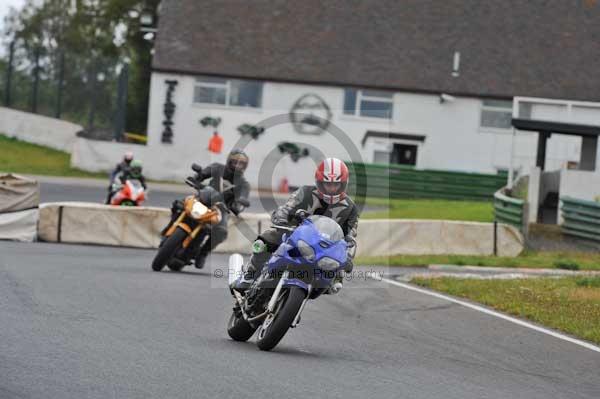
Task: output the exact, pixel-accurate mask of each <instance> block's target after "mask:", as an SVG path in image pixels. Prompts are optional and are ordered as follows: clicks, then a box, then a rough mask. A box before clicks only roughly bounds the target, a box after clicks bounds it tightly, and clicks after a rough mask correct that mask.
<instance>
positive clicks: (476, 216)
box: [361, 198, 494, 222]
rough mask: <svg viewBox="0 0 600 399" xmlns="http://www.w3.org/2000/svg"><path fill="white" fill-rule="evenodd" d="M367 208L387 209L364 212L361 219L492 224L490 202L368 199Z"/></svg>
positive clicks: (491, 205)
mask: <svg viewBox="0 0 600 399" xmlns="http://www.w3.org/2000/svg"><path fill="white" fill-rule="evenodd" d="M366 204H367V205H369V206H381V207H388V209H385V210H381V211H372V212H365V213H363V214H362V215H361V218H363V219H382V218H383V219H440V220H466V221H470V222H493V221H494V207H493V204H492V202H483V201H452V200H437V199H436V200H428V199H384V198H368V199H367V201H366Z"/></svg>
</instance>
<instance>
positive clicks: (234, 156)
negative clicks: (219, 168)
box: [227, 148, 249, 173]
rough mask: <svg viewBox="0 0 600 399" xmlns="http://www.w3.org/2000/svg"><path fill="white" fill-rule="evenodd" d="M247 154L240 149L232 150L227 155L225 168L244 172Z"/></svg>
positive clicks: (246, 164) (246, 165)
mask: <svg viewBox="0 0 600 399" xmlns="http://www.w3.org/2000/svg"><path fill="white" fill-rule="evenodd" d="M248 161H249V159H248V155H247V154H246V153H245V152H244V151H243V150H241V149H239V148H236V149H234V150H232V151H231V152H230V153H229V155H228V156H227V169H229V170H230V171H231V172H238V173H244V171H245V170H246V168H247V167H248Z"/></svg>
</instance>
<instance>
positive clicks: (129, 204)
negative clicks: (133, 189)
mask: <svg viewBox="0 0 600 399" xmlns="http://www.w3.org/2000/svg"><path fill="white" fill-rule="evenodd" d="M120 205H121V206H137V204H136V203H135V202H133V201H132V200H124V201H122V202H121V204H120Z"/></svg>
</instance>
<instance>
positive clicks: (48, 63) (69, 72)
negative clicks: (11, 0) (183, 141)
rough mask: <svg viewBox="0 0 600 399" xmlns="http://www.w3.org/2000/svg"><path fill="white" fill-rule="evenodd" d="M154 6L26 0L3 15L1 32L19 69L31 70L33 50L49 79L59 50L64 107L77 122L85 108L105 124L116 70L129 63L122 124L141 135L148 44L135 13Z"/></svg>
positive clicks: (120, 0) (140, 1)
mask: <svg viewBox="0 0 600 399" xmlns="http://www.w3.org/2000/svg"><path fill="white" fill-rule="evenodd" d="M158 4H159V0H44V1H42V2H41V3H40V2H39V1H35V0H27V2H26V3H25V5H24V6H23V8H22V9H20V10H18V11H16V12H12V13H10V14H9V16H8V17H7V19H6V24H5V26H6V28H5V32H4V33H5V35H4V36H5V37H11V38H14V39H16V40H17V43H18V47H19V51H18V52H17V53H18V57H17V60H16V63H17V64H18V65H20V66H21V67H22V68H25V69H26V68H31V66H32V65H33V61H34V58H35V52H36V49H37V51H40V57H41V64H40V65H41V74H42V77H43V79H46V80H48V81H50V82H56V81H57V79H58V74H59V72H60V71H59V66H60V65H61V64H60V58H61V56H62V54H65V57H66V60H67V61H66V67H65V70H64V71H65V74H64V82H65V83H64V84H65V94H66V95H65V96H64V102H65V110H67V113H68V114H69V117H70V118H71V119H76V121H77V122H80V123H84V120H85V118H86V115H88V116H89V115H90V107H94V109H95V110H96V109H97V114H98V116H99V117H100V119H102V120H104V122H105V123H110V121H111V120H112V117H111V116H112V114H113V113H114V109H112V107H114V98H115V96H116V92H115V91H116V90H115V89H116V80H117V74H118V71H119V70H120V67H121V66H122V64H123V63H125V62H129V63H130V65H129V76H130V82H129V90H128V93H129V98H128V103H127V107H128V110H127V121H126V128H127V130H131V131H135V132H139V133H143V132H145V129H146V120H147V107H148V92H149V82H150V72H151V49H152V45H153V43H152V42H150V41H147V40H145V39H144V38H143V33H142V32H140V29H139V28H140V26H139V18H138V16H139V14H140V12H141V11H142V10H144V9H146V8H149V9H152V10H156V8H157V7H158ZM5 44H6V43H5ZM46 86H47V85H46ZM83 99H85V100H86V101H84V102H87V105H85V106H84V105H83V102H82V100H83Z"/></svg>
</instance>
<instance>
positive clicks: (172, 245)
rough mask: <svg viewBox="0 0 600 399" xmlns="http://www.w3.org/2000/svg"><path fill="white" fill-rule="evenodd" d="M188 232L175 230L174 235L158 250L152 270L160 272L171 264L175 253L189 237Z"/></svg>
mask: <svg viewBox="0 0 600 399" xmlns="http://www.w3.org/2000/svg"><path fill="white" fill-rule="evenodd" d="M187 234H188V233H187V232H186V231H185V230H183V229H180V228H179V227H178V228H177V229H175V231H174V232H173V234H171V235H170V236H169V238H167V239H166V240H165V242H164V243H163V245H162V246H161V247H160V248H158V252H157V253H156V256H155V257H154V260H153V261H152V270H154V271H155V272H159V271H161V270H162V269H163V267H165V265H166V264H167V263H168V262H169V260H170V259H171V257H172V256H173V254H175V251H177V249H178V248H179V247H180V246H181V244H182V243H183V240H185V238H186V237H187Z"/></svg>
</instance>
